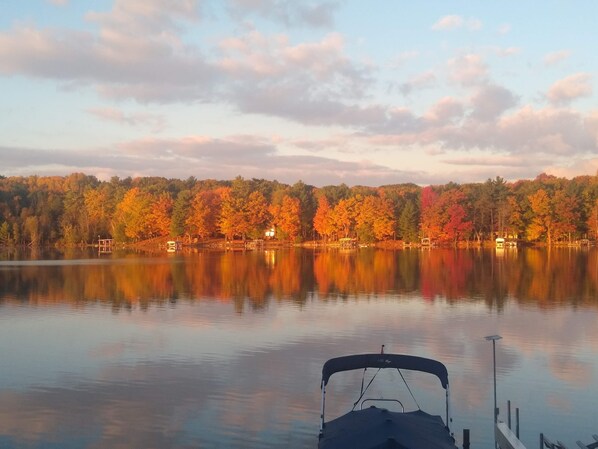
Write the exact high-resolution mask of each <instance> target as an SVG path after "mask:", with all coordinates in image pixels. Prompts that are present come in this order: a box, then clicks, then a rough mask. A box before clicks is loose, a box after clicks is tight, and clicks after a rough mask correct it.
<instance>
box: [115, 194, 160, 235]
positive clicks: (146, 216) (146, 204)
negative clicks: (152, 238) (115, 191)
mask: <svg viewBox="0 0 598 449" xmlns="http://www.w3.org/2000/svg"><path fill="white" fill-rule="evenodd" d="M151 204H152V198H151V196H150V195H149V194H147V193H145V192H142V191H141V190H140V189H139V188H138V187H133V188H132V189H131V190H129V191H128V192H127V193H126V194H125V196H124V198H123V199H122V201H121V202H120V203H118V205H117V206H116V213H115V222H116V223H115V228H116V229H117V230H118V231H117V237H119V238H122V237H125V238H128V239H132V240H141V239H144V238H147V237H148V236H149V232H150V228H151V223H150V212H151ZM121 232H122V235H120V233H121Z"/></svg>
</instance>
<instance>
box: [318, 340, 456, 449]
mask: <svg viewBox="0 0 598 449" xmlns="http://www.w3.org/2000/svg"><path fill="white" fill-rule="evenodd" d="M383 349H384V347H383ZM368 368H374V369H376V368H377V369H378V371H376V373H375V374H374V376H373V378H372V379H371V380H370V381H369V383H368V384H367V386H366V387H365V389H364V380H363V379H362V383H361V392H360V395H359V398H358V399H357V401H356V402H355V403H354V404H353V409H352V410H351V411H349V412H348V413H346V414H344V415H342V416H340V417H338V418H336V419H333V420H331V421H328V422H326V421H325V406H326V386H327V385H328V381H329V380H330V377H331V376H332V375H333V374H335V373H338V372H341V371H352V370H364V379H365V372H366V370H367V369H368ZM388 369H390V370H398V372H399V374H400V376H401V378H402V379H403V381H405V378H404V376H403V374H402V372H401V370H411V371H421V372H425V373H430V374H433V375H435V376H436V377H438V379H439V380H440V383H441V385H442V387H443V388H444V390H445V392H446V416H445V420H446V421H443V420H442V417H440V416H437V415H431V414H428V413H426V412H424V411H423V410H421V409H419V406H418V407H417V409H416V410H412V411H405V408H404V406H403V403H402V402H401V401H400V400H399V399H398V398H392V399H376V398H368V397H365V396H366V393H367V391H368V388H369V387H370V385H371V384H372V382H373V380H374V379H375V377H376V376H377V374H378V373H379V372H380V371H381V370H388ZM405 385H407V382H406V381H405ZM321 388H322V408H321V415H320V433H319V441H318V449H341V448H342V449H347V448H352V449H382V448H401V449H456V448H457V446H456V445H455V439H454V438H453V436H452V434H451V431H450V428H449V424H450V422H451V418H450V408H449V383H448V372H447V369H446V367H445V366H444V365H443V364H442V363H440V362H438V361H436V360H433V359H427V358H424V357H416V356H411V355H402V354H384V353H383V351H382V353H380V354H356V355H348V356H344V357H336V358H333V359H330V360H328V361H327V362H326V363H325V364H324V366H323V368H322V383H321ZM407 389H408V390H409V392H410V393H411V389H410V388H409V386H408V385H407ZM368 402H370V403H372V402H381V403H382V404H389V405H391V404H394V405H396V404H399V406H398V407H397V408H399V407H400V409H401V410H399V411H391V410H389V408H387V407H386V406H384V407H376V406H374V405H371V406H366V407H364V404H366V403H368ZM358 406H359V407H358Z"/></svg>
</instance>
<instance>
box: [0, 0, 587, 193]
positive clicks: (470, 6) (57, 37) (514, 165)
mask: <svg viewBox="0 0 598 449" xmlns="http://www.w3.org/2000/svg"><path fill="white" fill-rule="evenodd" d="M597 16H598V2H595V1H594V0H575V1H565V0H560V1H556V0H545V1H535V0H530V1H526V2H521V1H515V0H505V1H501V2H489V1H479V2H474V1H460V0H454V1H447V0H437V1H433V0H430V1H423V2H413V1H406V0H374V1H366V0H305V1H298V0H94V1H86V0H0V175H3V176H29V175H40V176H46V175H67V174H70V173H73V172H83V173H86V174H88V175H95V176H97V177H98V178H99V179H109V178H110V177H112V176H119V177H127V176H132V177H137V176H163V177H167V178H182V179H186V178H188V177H190V176H194V177H196V178H197V179H233V178H234V177H236V176H239V175H240V176H243V177H245V178H264V179H269V180H278V181H280V182H284V183H289V184H292V183H295V182H297V181H299V180H302V181H303V182H306V183H308V184H312V185H315V186H323V185H329V184H340V183H346V184H348V185H369V186H379V185H385V184H398V183H407V182H413V183H416V184H419V185H429V184H444V183H447V182H450V181H453V182H457V183H467V182H484V181H485V180H486V179H488V178H495V177H496V176H500V177H502V178H504V179H507V180H517V179H529V178H535V177H536V176H537V175H539V174H541V173H548V174H553V175H555V176H562V177H567V178H571V177H574V176H578V175H595V174H596V173H598V101H597V100H598V95H597V93H596V89H595V86H596V80H597V75H598V58H597V57H596V49H597V46H596V42H598V30H597V29H596V24H595V17H597Z"/></svg>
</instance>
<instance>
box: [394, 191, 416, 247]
mask: <svg viewBox="0 0 598 449" xmlns="http://www.w3.org/2000/svg"><path fill="white" fill-rule="evenodd" d="M418 222H419V217H418V214H417V207H416V206H415V204H414V203H413V202H412V201H407V203H405V207H403V209H402V210H401V215H400V216H399V221H398V228H399V236H400V237H401V238H402V239H403V240H404V241H406V242H410V243H412V242H417V237H418Z"/></svg>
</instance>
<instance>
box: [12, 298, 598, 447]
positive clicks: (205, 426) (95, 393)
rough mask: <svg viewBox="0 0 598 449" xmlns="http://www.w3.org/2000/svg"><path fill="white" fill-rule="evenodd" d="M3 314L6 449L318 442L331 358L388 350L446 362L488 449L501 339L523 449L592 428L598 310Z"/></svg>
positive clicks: (434, 307)
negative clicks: (322, 379) (323, 379)
mask: <svg viewBox="0 0 598 449" xmlns="http://www.w3.org/2000/svg"><path fill="white" fill-rule="evenodd" d="M0 310H1V312H2V314H1V316H0V351H1V353H2V354H3V363H2V376H1V379H2V380H1V384H0V435H2V437H1V439H0V442H3V444H4V445H5V446H7V447H17V446H18V447H20V446H23V447H43V446H41V445H39V444H38V439H41V440H46V441H57V442H59V443H60V444H61V445H62V446H61V447H69V444H70V445H71V447H117V443H125V444H127V445H129V447H141V446H143V447H190V446H193V445H195V446H197V444H198V443H202V444H203V446H201V447H218V442H226V444H225V445H224V446H225V447H281V446H284V445H290V446H292V447H311V446H312V445H313V443H314V440H313V438H314V435H315V433H316V430H317V422H318V417H317V416H318V409H319V388H318V385H319V376H320V370H321V364H322V363H323V361H324V360H326V359H327V358H329V357H333V356H337V355H343V354H348V353H354V352H371V351H378V350H379V345H380V344H381V343H384V344H386V348H387V351H389V352H390V351H393V352H398V353H412V354H418V355H421V356H428V357H432V358H437V359H440V360H442V361H444V362H445V363H446V364H447V366H448V368H449V373H450V375H451V393H452V406H453V407H452V408H453V417H454V430H455V431H456V433H457V435H458V436H460V432H461V429H462V428H463V427H470V428H471V429H472V437H473V440H474V442H476V443H477V444H481V445H482V446H487V443H488V442H489V441H490V438H491V436H490V432H491V416H492V415H491V413H492V411H491V408H492V405H491V402H492V397H491V395H492V365H491V363H492V362H491V360H492V359H491V357H492V354H491V345H490V344H488V342H486V341H484V339H483V337H484V335H488V334H492V333H500V334H501V335H503V337H504V339H503V340H502V341H500V342H499V343H498V345H497V349H498V351H497V360H498V365H499V366H498V376H499V377H498V380H499V397H500V399H501V401H502V402H503V404H499V405H501V407H504V402H505V401H506V399H511V400H512V401H513V407H515V406H518V407H520V408H521V421H522V439H523V440H524V442H525V443H527V445H528V447H533V445H534V444H535V442H536V441H537V436H538V434H539V432H545V433H546V434H547V435H550V436H552V437H553V438H555V439H556V438H558V439H561V440H563V441H575V440H576V439H579V438H584V437H586V438H587V437H588V436H590V435H591V433H592V432H594V433H595V428H596V424H597V423H596V418H594V417H593V409H594V406H595V403H596V402H597V400H598V392H597V389H596V388H593V386H594V385H595V384H596V379H597V378H598V370H597V362H596V360H597V357H596V356H597V353H598V346H597V345H598V331H597V330H596V326H595V323H596V322H597V318H598V317H597V316H596V315H597V314H596V311H594V310H584V309H577V310H576V309H558V310H550V311H545V310H538V309H534V308H532V307H529V306H527V307H521V306H519V305H517V304H516V303H507V305H506V306H505V307H504V309H503V310H502V311H501V312H500V313H496V312H492V311H490V310H489V309H488V308H486V307H485V306H484V305H483V304H480V303H473V302H471V303H466V302H464V303H459V304H457V305H449V304H447V303H445V302H443V301H435V302H432V303H430V302H424V301H421V300H418V299H416V298H411V299H408V298H398V297H391V296H386V297H384V298H380V299H375V298H372V299H370V300H367V301H355V300H348V301H346V302H343V301H330V302H323V301H320V300H318V299H317V298H314V299H313V300H310V301H308V302H307V304H303V305H302V306H301V307H297V306H295V305H293V304H290V303H284V302H283V303H277V302H270V303H269V305H268V307H267V308H265V309H263V310H260V311H259V312H247V313H243V314H238V313H235V312H234V311H233V309H232V307H231V304H230V303H229V304H227V303H218V302H209V301H205V302H201V303H196V304H185V303H179V304H177V305H176V306H175V307H170V306H164V307H157V306H156V307H150V309H149V310H147V311H140V310H132V311H120V312H118V313H114V312H113V311H112V310H111V309H110V308H107V307H103V306H85V307H81V308H72V307H67V306H55V307H37V308H28V307H16V306H4V307H2V308H1V309H0ZM408 379H409V378H408ZM333 381H334V378H333V380H332V381H331V383H332V382H333ZM410 382H411V381H410ZM414 385H415V386H416V387H417V386H420V385H419V382H418V381H417V380H414ZM354 393H356V390H348V396H349V397H350V399H354V398H353V396H354ZM420 398H421V400H422V401H423V403H427V402H429V401H431V399H429V398H428V395H427V394H426V393H424V394H423V395H421V396H420ZM436 399H440V401H442V395H438V396H437V397H436ZM424 408H425V407H424ZM339 410H342V409H339ZM503 411H504V409H503ZM513 415H514V412H513ZM503 416H505V418H506V413H505V414H504V415H503ZM557 422H558V423H559V424H558V426H556V425H555V423H557ZM22 438H24V440H22ZM150 441H151V442H153V443H151V444H153V445H154V446H152V445H151V444H150V445H149V446H145V445H146V444H149V442H150ZM242 441H245V443H243V444H241V442H242ZM158 443H160V444H161V445H162V446H159V445H158ZM247 444H249V446H247Z"/></svg>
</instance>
